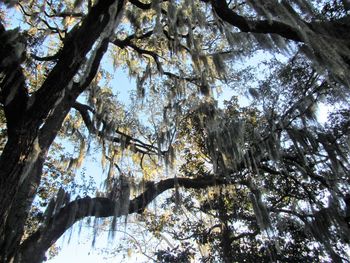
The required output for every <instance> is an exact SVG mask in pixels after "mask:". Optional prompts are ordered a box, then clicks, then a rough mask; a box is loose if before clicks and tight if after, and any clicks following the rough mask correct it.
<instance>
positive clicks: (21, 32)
mask: <svg viewBox="0 0 350 263" xmlns="http://www.w3.org/2000/svg"><path fill="white" fill-rule="evenodd" d="M4 3H5V7H4V8H6V9H10V8H12V6H16V7H17V8H18V9H19V12H20V14H21V15H22V16H23V18H22V19H23V20H24V22H25V24H26V27H23V28H17V29H12V30H10V29H7V28H6V25H5V22H6V20H4V19H1V24H0V43H1V44H0V45H1V49H0V57H1V60H0V61H1V64H0V74H1V75H0V76H1V81H0V87H1V90H0V92H1V93H0V101H1V105H2V109H3V115H4V118H1V119H4V120H3V123H2V126H5V124H6V128H4V127H2V131H3V132H6V135H5V136H6V137H5V141H6V143H5V145H4V147H3V149H2V154H1V158H0V204H1V205H0V251H2V255H1V261H2V262H10V261H12V260H14V262H40V261H42V260H43V259H44V254H45V251H46V250H47V249H48V248H49V247H50V246H51V245H52V244H54V242H55V241H56V240H57V239H58V238H59V237H60V236H61V235H62V234H63V233H64V232H65V231H66V230H67V229H68V228H69V227H70V226H72V225H73V224H74V223H75V222H77V221H78V220H81V219H83V218H85V217H89V216H95V217H113V218H117V217H120V216H122V215H127V214H130V213H142V212H143V211H144V209H145V207H146V206H147V204H149V203H150V202H151V201H152V200H153V199H154V198H156V197H157V196H158V195H159V194H161V193H162V192H164V191H166V190H168V189H170V188H175V189H176V191H175V192H178V188H179V187H183V188H192V189H203V188H207V187H210V186H218V185H241V186H242V187H243V186H244V187H245V190H244V191H243V192H240V191H238V192H237V194H236V195H237V196H238V197H237V198H234V197H232V195H231V194H228V195H227V197H226V195H225V194H222V195H221V194H220V200H221V201H220V202H223V201H224V200H225V199H227V200H228V202H229V204H225V205H223V204H219V205H218V208H217V210H218V211H221V212H220V213H219V214H218V218H219V220H220V221H221V222H222V224H223V231H222V233H223V235H224V233H227V234H228V236H227V235H226V241H222V243H220V246H221V248H222V249H223V252H222V253H223V256H222V258H223V260H225V261H230V260H231V258H232V257H233V258H234V255H232V254H230V253H231V252H229V247H230V246H226V245H227V242H230V244H229V245H231V246H234V245H235V242H234V240H235V238H233V239H234V240H233V241H232V240H230V241H227V240H229V239H230V238H228V239H227V237H230V236H229V233H230V231H231V229H230V227H229V226H230V224H231V223H230V222H229V220H228V219H226V217H227V214H228V213H229V212H230V209H232V207H226V206H235V204H234V203H235V201H236V200H240V198H243V199H244V201H243V202H244V203H247V202H249V201H248V200H250V203H251V206H250V208H249V207H248V208H247V209H250V212H251V216H252V215H255V218H256V219H255V228H254V227H253V230H254V231H253V232H249V233H248V235H250V236H254V235H253V234H255V233H257V232H259V233H260V232H262V233H265V234H266V235H267V236H268V237H269V240H272V241H273V242H277V241H276V240H277V239H278V238H277V237H274V236H273V235H272V234H271V233H279V232H278V231H277V229H278V227H279V225H278V224H277V223H278V221H279V220H277V219H278V215H279V214H280V213H284V214H287V215H289V218H288V220H291V223H290V225H288V226H283V227H284V228H283V227H282V228H283V229H286V228H288V227H290V228H292V227H295V224H297V225H298V226H299V225H301V226H302V227H307V228H309V231H310V233H311V234H312V236H313V238H314V240H313V241H314V242H318V243H320V244H322V245H323V246H324V247H325V248H326V251H327V253H328V255H330V257H331V258H332V259H333V261H340V260H341V259H342V258H344V253H345V252H344V251H345V249H343V248H344V246H346V244H347V243H348V239H347V238H346V236H345V235H344V233H348V231H349V230H348V222H349V221H348V191H349V190H348V178H347V174H348V173H347V172H348V162H347V159H348V158H347V157H348V151H347V149H348V147H347V145H346V136H348V133H347V119H346V116H347V115H346V114H345V113H344V112H343V114H341V112H339V113H340V114H341V115H340V116H341V117H340V120H339V121H338V119H337V118H335V119H334V122H333V123H334V125H332V124H331V125H330V127H329V128H328V130H322V129H317V128H316V127H315V126H313V125H312V122H311V121H310V120H309V119H310V118H311V117H312V116H313V113H314V112H313V109H314V106H315V104H316V103H317V102H318V101H319V100H320V98H321V97H322V96H326V97H327V98H328V99H329V100H333V101H340V97H341V96H340V94H344V93H345V94H347V93H348V87H349V76H350V75H349V64H350V62H349V61H350V60H349V54H350V52H349V32H350V30H349V27H350V24H349V17H348V11H349V10H348V8H349V6H348V3H347V1H341V2H340V1H333V2H332V3H328V2H327V1H325V3H323V2H322V3H319V1H242V2H237V1H235V2H234V3H227V2H226V1H225V0H212V1H206V0H203V1H190V0H189V1H183V2H182V1H179V2H172V1H152V2H140V1H138V0H130V1H122V0H119V1H114V0H105V1H74V2H72V1H63V2H61V1H5V2H4ZM260 48H263V49H269V50H271V52H283V51H288V52H289V54H288V55H287V57H289V58H291V62H290V63H291V65H290V66H288V65H287V67H281V68H283V70H282V69H280V71H279V74H278V76H279V77H280V80H279V81H273V79H271V80H270V82H268V81H267V82H265V83H264V85H262V86H261V87H260V88H259V90H255V89H250V93H251V95H252V96H253V97H255V100H256V102H257V103H258V102H259V103H260V104H259V105H260V108H259V107H257V108H255V109H253V108H252V109H243V110H236V108H237V107H235V106H234V103H233V105H231V108H230V107H228V109H227V110H225V111H223V110H220V109H218V107H217V106H216V105H215V103H214V102H213V100H212V99H210V98H211V96H212V92H213V91H212V89H213V87H216V86H217V85H219V84H220V83H223V84H225V85H227V86H229V85H234V80H235V77H237V74H236V75H235V72H234V63H235V61H236V60H235V59H236V56H235V55H236V54H239V55H241V56H242V57H244V56H249V55H253V54H254V53H255V52H257V50H258V49H260ZM112 49H113V51H112ZM108 50H111V54H112V56H113V59H114V64H115V65H124V66H125V67H127V69H128V71H129V74H130V76H131V77H135V78H136V79H137V96H138V99H136V100H135V109H137V103H138V102H142V101H144V100H146V101H147V103H148V102H149V103H153V104H151V106H150V112H151V113H152V116H151V122H150V123H151V124H152V125H153V127H152V128H154V130H155V132H153V134H151V133H152V132H151V130H150V128H149V127H145V125H143V126H142V125H141V123H140V122H138V121H137V120H136V119H135V118H134V116H132V114H131V115H128V114H126V113H125V112H124V111H123V110H122V107H121V106H120V105H118V103H117V101H116V99H115V96H114V94H113V92H112V90H111V89H108V88H107V87H103V85H105V84H106V83H105V82H106V81H105V78H104V77H106V76H107V75H108V74H107V73H106V71H105V70H104V69H103V68H102V64H103V63H102V59H103V57H104V55H105V54H106V52H107V51H108ZM301 53H302V55H301ZM294 60H298V61H297V63H295V64H294V62H293V61H294ZM299 60H300V61H301V62H300V61H299ZM309 61H311V62H312V65H310V63H308V62H309ZM303 63H304V65H303ZM225 64H226V65H225ZM272 65H273V66H274V65H276V67H277V64H276V63H273V64H272ZM281 87H282V89H281ZM84 96H85V98H86V104H84V103H83V102H82V100H81V99H82V98H83V97H84ZM157 97H158V98H157ZM78 98H79V99H78ZM157 99H158V101H157ZM201 99H202V100H204V102H202V103H200V102H199V101H200V100H201ZM281 102H283V103H281ZM160 103H162V104H160ZM152 105H153V107H152ZM154 105H157V106H158V107H159V106H160V107H162V106H163V107H164V109H163V110H162V111H158V112H157V110H156V109H157V107H154ZM229 106H230V105H229ZM259 111H261V113H259ZM161 114H162V115H163V116H161V117H160V115H161ZM188 116H191V117H190V118H189V119H188ZM342 118H344V119H342ZM183 119H185V120H190V123H188V125H187V128H186V129H187V130H188V131H189V132H190V134H193V135H194V138H187V137H186V136H182V137H181V136H180V135H181V132H180V133H179V132H178V129H179V127H180V126H181V125H183V121H184V120H183ZM79 120H80V121H81V123H83V125H79ZM337 125H340V127H339V128H338V126H337ZM184 127H186V125H185V126H184ZM3 132H2V134H3ZM89 135H91V136H93V137H94V138H96V141H99V143H100V146H101V148H102V149H103V150H102V155H103V158H107V159H108V161H109V163H110V171H111V173H109V176H108V178H107V193H105V194H100V196H98V197H94V198H90V197H84V198H78V199H76V200H70V198H69V195H68V193H67V191H66V190H64V189H63V188H61V189H60V190H58V192H57V194H56V197H55V198H54V199H51V201H50V202H48V205H47V209H46V212H45V215H44V216H43V218H42V219H40V218H39V219H38V218H37V219H38V221H39V226H38V228H37V230H36V231H34V233H32V234H31V235H29V236H28V237H25V236H24V229H25V222H26V221H27V220H28V215H29V211H30V209H31V206H32V204H33V200H34V198H35V197H36V195H37V194H38V190H39V189H40V184H41V183H42V182H43V180H44V176H43V171H48V174H49V176H51V175H52V174H53V172H54V171H55V170H56V171H59V170H60V171H62V173H65V172H67V171H70V172H72V171H74V167H78V166H79V164H80V163H81V161H82V159H83V158H84V152H85V151H86V148H87V146H86V142H87V138H88V136H89ZM59 136H62V137H63V138H67V137H68V138H70V139H71V140H72V141H74V142H75V143H76V145H77V146H78V147H77V148H79V150H78V156H76V157H74V158H73V157H72V158H70V161H69V164H68V167H66V169H65V170H64V169H63V170H62V169H61V168H62V166H60V164H57V161H56V162H55V161H53V159H52V158H51V157H50V156H51V155H50V154H49V150H50V147H54V146H55V145H54V143H58V142H57V139H58V138H59ZM142 136H143V137H144V138H145V139H141V137H142ZM2 137H3V136H2ZM180 138H185V139H186V140H187V141H188V143H189V144H192V145H194V146H196V148H195V151H197V155H198V154H199V153H202V154H204V155H205V156H207V158H206V159H204V160H201V163H202V164H201V163H198V162H197V161H198V160H194V162H192V163H191V162H187V163H186V164H189V165H192V167H191V166H189V167H186V166H184V167H182V170H183V171H186V172H187V174H186V173H185V175H186V176H187V177H176V178H170V179H165V180H161V181H154V182H153V181H149V180H148V181H146V182H144V183H143V185H142V192H141V193H140V194H139V195H138V196H136V197H135V198H134V199H132V200H128V198H125V197H126V196H127V197H129V195H130V193H129V190H130V189H128V188H129V187H130V184H131V179H130V177H126V178H129V179H128V180H127V182H126V183H123V182H122V176H119V177H116V176H114V175H113V169H114V168H115V165H118V164H117V163H116V160H117V157H118V147H121V148H126V149H127V150H128V151H130V152H132V153H134V158H135V160H137V161H138V162H139V163H140V164H141V167H142V165H143V164H145V163H148V165H149V166H150V167H151V166H152V160H154V157H155V156H159V157H160V158H163V159H164V160H165V163H166V164H167V165H169V167H170V168H174V167H172V166H173V164H174V160H175V152H176V151H177V152H181V151H183V150H184V149H186V147H187V146H186V144H185V145H182V144H181V143H179V140H180ZM55 139H56V141H55ZM193 139H194V140H195V141H193ZM51 149H52V148H51ZM194 156H195V155H194ZM187 158H189V159H190V158H193V156H192V153H191V151H189V154H188V155H187ZM62 160H63V159H62ZM203 163H204V164H205V165H204V166H203ZM201 165H202V169H199V168H200V167H201ZM206 165H209V166H210V167H212V169H207V168H206V167H205V166H206ZM45 166H46V167H48V168H49V170H44V167H45ZM193 166H195V167H196V169H197V171H196V173H197V175H195V174H194V173H193ZM143 168H144V169H146V168H145V167H143ZM116 169H117V168H116ZM121 174H123V171H121ZM237 174H239V175H240V176H241V177H239V176H238V177H237ZM123 176H124V177H125V174H124V175H123ZM238 178H239V179H238ZM303 180H305V182H304V181H303ZM263 186H264V188H265V189H268V190H269V195H270V196H265V195H263V193H262V190H261V189H262V187H263ZM117 188H118V189H119V192H118V193H115V192H113V191H114V190H115V189H117ZM41 189H44V190H45V188H43V187H42V186H41ZM46 190H47V189H46ZM299 191H301V192H299ZM245 195H246V196H245ZM322 195H329V196H330V201H329V202H328V203H327V204H325V203H324V202H325V201H324V200H323V199H322V200H321V201H320V200H318V199H319V198H321V197H322ZM272 197H273V198H276V197H277V200H276V199H275V200H269V198H272ZM278 197H279V199H278ZM204 201H205V200H204ZM204 201H203V202H204ZM275 201H276V203H274V202H275ZM264 202H267V204H264ZM204 203H205V202H204ZM292 204H296V206H299V207H300V206H301V205H302V204H303V205H305V206H309V207H308V209H304V210H303V211H302V212H300V213H299V212H295V210H293V209H291V207H290V206H292ZM287 208H288V209H287ZM286 209H287V210H286ZM202 210H204V212H206V211H207V210H208V209H207V208H203V209H202ZM270 217H271V218H270ZM296 218H297V219H296ZM224 230H225V231H226V230H227V231H226V232H225V231H224ZM320 230H322V231H320ZM281 231H282V230H281ZM292 232H293V231H292V230H291V232H290V233H292ZM294 232H295V233H294ZM294 232H293V233H292V235H294V236H293V237H294V238H295V240H298V239H303V238H304V236H303V235H302V234H301V233H300V231H294ZM241 234H242V233H241ZM241 234H239V235H241ZM243 235H244V234H243ZM270 235H272V236H270ZM337 235H339V236H337ZM223 238H224V237H223ZM272 241H271V242H272ZM251 242H252V246H255V244H253V243H254V242H255V241H253V240H252V241H251ZM273 242H272V243H273ZM281 242H282V241H281ZM274 244H275V243H274ZM257 246H258V245H257ZM225 247H226V249H225ZM276 247H277V246H276ZM293 249H296V250H297V251H299V250H298V249H301V248H293ZM277 252H278V251H277ZM277 252H276V253H275V252H274V251H273V249H272V248H271V246H268V253H267V254H266V253H265V252H264V253H265V254H264V253H263V252H261V256H262V257H265V256H266V255H267V256H268V257H269V258H270V259H271V260H274V259H275V258H278V259H279V257H280V256H278V255H279V254H278V253H277ZM252 253H253V252H252ZM254 253H255V252H254ZM290 253H292V252H290ZM276 255H277V256H276ZM246 256H247V255H246ZM246 256H244V257H246ZM163 258H164V257H163Z"/></svg>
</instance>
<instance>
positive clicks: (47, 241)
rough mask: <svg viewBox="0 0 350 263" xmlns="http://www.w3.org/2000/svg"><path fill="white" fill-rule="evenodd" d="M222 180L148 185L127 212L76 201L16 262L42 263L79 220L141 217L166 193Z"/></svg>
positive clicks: (110, 204) (102, 202) (107, 203)
mask: <svg viewBox="0 0 350 263" xmlns="http://www.w3.org/2000/svg"><path fill="white" fill-rule="evenodd" d="M227 183H228V182H226V181H225V180H223V179H216V178H214V177H211V176H208V178H198V179H189V178H170V179H166V180H162V181H160V182H158V183H153V182H148V183H146V187H145V191H144V192H143V193H142V194H140V195H139V196H137V197H136V198H135V199H133V200H130V205H129V210H128V211H127V212H126V213H125V212H123V211H122V210H121V209H117V207H116V204H117V203H116V201H113V200H111V199H109V198H104V197H96V198H90V197H85V198H82V199H77V200H75V201H73V202H71V203H69V204H68V205H66V206H65V207H63V208H62V209H61V210H60V211H59V212H58V213H57V214H56V215H54V216H53V217H52V218H51V220H50V221H49V222H48V224H47V225H46V226H42V227H41V228H40V229H39V230H38V231H37V232H35V233H34V234H32V235H31V236H30V237H29V238H27V239H26V240H25V241H24V242H23V243H22V245H21V247H20V250H19V253H18V254H17V256H16V260H15V262H33V263H35V262H41V261H43V260H44V259H45V252H46V251H47V250H48V249H49V248H50V247H51V246H52V245H53V244H54V243H55V242H56V241H57V240H58V239H59V238H60V237H61V236H62V235H63V234H64V232H65V231H67V230H68V229H69V228H70V227H71V226H72V225H73V224H74V223H76V222H77V221H79V220H81V219H83V218H85V217H89V216H95V217H100V218H102V217H112V216H114V217H120V216H123V215H127V214H132V213H139V214H141V213H142V212H143V211H144V209H145V208H146V207H147V205H148V204H149V203H150V202H152V201H153V200H154V199H155V198H156V197H157V196H158V195H160V194H161V193H163V192H164V191H166V190H168V189H171V188H175V186H181V187H184V188H192V189H203V188H206V187H208V186H215V185H223V184H227Z"/></svg>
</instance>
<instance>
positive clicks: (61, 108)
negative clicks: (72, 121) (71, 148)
mask: <svg viewBox="0 0 350 263" xmlns="http://www.w3.org/2000/svg"><path fill="white" fill-rule="evenodd" d="M115 2H116V1H114V0H106V1H99V2H98V3H97V4H96V5H95V6H94V7H93V8H92V9H91V12H89V14H88V15H87V16H86V17H85V19H84V20H83V21H82V23H81V25H77V26H76V27H75V28H74V29H73V30H72V32H71V33H70V34H69V36H68V37H67V38H66V40H65V42H64V46H63V48H62V49H61V51H60V52H59V54H58V62H57V64H56V65H55V67H54V68H53V69H52V71H51V72H50V73H49V74H48V76H47V78H46V80H45V81H44V83H43V85H42V86H41V88H40V89H39V90H38V91H37V92H35V93H34V94H32V95H31V96H30V97H28V95H27V92H26V87H25V82H24V76H23V73H22V70H21V67H20V63H21V57H20V56H18V55H17V54H16V52H17V49H18V44H19V42H18V41H19V39H18V38H17V39H15V40H13V39H14V38H13V36H12V35H11V34H14V33H15V32H12V31H6V30H5V28H4V27H3V26H2V25H1V26H0V38H1V40H2V41H1V43H4V44H2V46H1V52H0V56H1V57H0V60H1V65H0V73H1V74H2V75H3V76H4V78H3V79H2V80H1V83H0V85H1V86H0V88H1V90H0V99H1V103H2V104H3V105H4V111H5V116H6V120H7V128H8V141H7V143H6V146H5V148H4V150H3V153H2V155H1V159H0V203H1V206H0V251H2V253H1V255H0V261H1V262H8V261H10V260H11V258H12V257H13V255H14V254H15V253H16V250H17V249H18V247H19V242H20V240H21V237H22V234H23V227H24V222H25V221H26V218H27V215H28V211H29V208H30V205H31V203H32V200H33V198H34V195H35V192H36V189H37V187H38V185H39V183H40V178H41V173H42V168H43V163H44V160H45V158H46V155H47V152H48V149H49V147H50V145H51V143H52V142H53V140H54V138H55V137H56V135H57V132H58V131H59V129H60V128H61V125H62V122H63V120H64V118H65V116H66V115H67V114H68V112H69V110H70V108H71V107H72V105H73V104H74V102H75V100H76V98H77V97H78V96H79V94H80V93H81V92H82V91H83V90H84V89H85V88H86V87H87V86H88V85H89V84H90V82H91V81H92V79H93V77H94V76H95V73H96V71H97V68H98V66H99V64H100V60H101V59H102V56H103V54H104V53H105V52H106V50H107V47H108V39H107V38H106V39H103V40H101V41H102V43H101V45H100V48H99V50H98V51H97V53H96V56H95V58H94V61H93V63H92V66H91V68H90V72H89V74H88V77H87V78H86V79H85V82H84V83H73V77H74V76H75V75H76V73H77V72H78V70H79V69H80V68H81V66H82V65H83V63H84V62H85V60H86V58H85V57H86V55H87V54H88V52H89V51H91V49H92V47H93V45H94V44H95V43H96V41H97V40H98V39H99V37H100V35H101V33H102V32H103V31H104V30H105V28H106V26H107V24H108V23H109V22H110V20H112V21H115V20H116V17H114V18H110V15H109V9H110V7H111V5H113V4H115ZM123 4H124V2H123V1H119V2H118V12H117V15H118V14H119V13H120V12H121V10H122V7H123ZM3 48H4V49H3ZM17 53H18V52H17Z"/></svg>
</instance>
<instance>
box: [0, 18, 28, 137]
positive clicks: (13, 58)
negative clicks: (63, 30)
mask: <svg viewBox="0 0 350 263" xmlns="http://www.w3.org/2000/svg"><path fill="white" fill-rule="evenodd" d="M24 45H25V43H24V39H21V37H20V35H19V33H18V32H17V30H9V31H7V30H6V29H5V27H4V26H3V25H2V23H1V21H0V76H1V78H0V103H1V104H2V105H3V106H4V111H5V116H6V119H7V127H8V129H9V133H8V135H9V136H11V135H12V132H13V131H14V128H15V126H16V125H15V124H16V123H18V122H20V121H21V118H20V116H23V112H24V110H25V107H26V104H27V101H28V98H29V97H28V92H27V88H26V85H25V77H24V74H23V72H22V68H21V62H22V60H23V53H24Z"/></svg>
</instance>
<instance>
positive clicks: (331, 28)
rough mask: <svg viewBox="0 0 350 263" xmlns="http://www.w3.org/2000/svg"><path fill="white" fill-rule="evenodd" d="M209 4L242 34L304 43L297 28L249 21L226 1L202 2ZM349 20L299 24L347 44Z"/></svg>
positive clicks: (303, 22)
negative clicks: (275, 36) (273, 35)
mask: <svg viewBox="0 0 350 263" xmlns="http://www.w3.org/2000/svg"><path fill="white" fill-rule="evenodd" d="M202 1H203V2H211V5H212V7H213V9H214V10H215V12H216V14H217V15H218V16H219V17H220V18H221V19H222V20H223V21H225V22H227V23H229V24H231V25H232V26H234V27H237V28H238V29H239V30H241V31H242V32H251V33H262V34H277V35H279V36H281V37H284V38H286V39H289V40H293V41H296V42H305V39H304V38H303V37H302V35H301V34H300V30H299V29H298V28H297V27H293V26H291V25H289V24H286V23H283V22H281V21H277V20H251V19H247V18H245V17H244V16H241V15H239V14H237V13H236V12H234V11H233V10H232V9H230V8H229V6H228V4H227V2H226V0H202ZM348 20H349V18H348V17H346V18H342V19H339V20H335V21H322V22H310V23H308V22H306V21H304V20H302V19H300V20H299V21H300V23H301V24H303V25H305V26H307V27H308V28H309V29H310V30H311V31H313V32H314V33H316V34H320V35H323V36H325V37H331V38H337V39H341V40H345V41H347V42H348V44H349V39H350V34H349V32H350V25H349V21H348Z"/></svg>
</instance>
